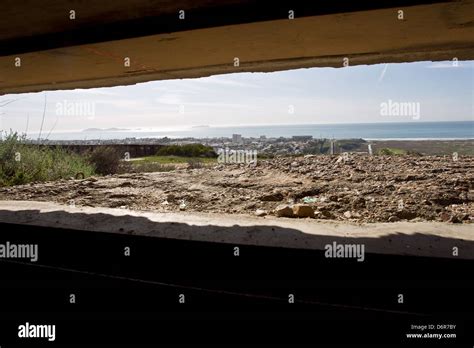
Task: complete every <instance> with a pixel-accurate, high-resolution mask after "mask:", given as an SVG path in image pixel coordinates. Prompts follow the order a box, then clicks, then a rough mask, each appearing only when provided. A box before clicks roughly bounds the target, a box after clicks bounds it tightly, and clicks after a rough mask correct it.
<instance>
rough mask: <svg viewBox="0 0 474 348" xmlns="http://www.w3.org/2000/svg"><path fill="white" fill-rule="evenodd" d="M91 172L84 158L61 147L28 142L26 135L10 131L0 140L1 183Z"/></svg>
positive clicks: (44, 179)
mask: <svg viewBox="0 0 474 348" xmlns="http://www.w3.org/2000/svg"><path fill="white" fill-rule="evenodd" d="M78 173H83V174H84V176H90V175H92V174H94V168H93V166H91V165H90V164H89V163H88V162H87V160H86V159H85V158H83V157H82V156H80V155H78V154H74V153H70V152H68V151H66V150H64V149H62V148H60V147H48V146H44V145H34V144H28V143H27V141H26V138H25V136H24V135H23V136H19V135H18V133H16V132H15V133H13V132H11V133H10V134H5V136H4V137H3V139H2V140H1V141H0V186H11V185H22V184H26V183H29V182H33V181H53V180H59V179H65V178H70V177H75V176H76V175H77V174H78Z"/></svg>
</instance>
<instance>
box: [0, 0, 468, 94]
mask: <svg viewBox="0 0 474 348" xmlns="http://www.w3.org/2000/svg"><path fill="white" fill-rule="evenodd" d="M405 16H406V18H405V19H404V20H398V19H397V11H396V9H382V10H372V11H361V12H354V13H349V14H337V15H324V16H316V17H304V18H296V19H294V20H273V21H266V22H258V23H249V24H239V25H229V26H223V27H215V28H207V29H196V30H189V31H183V32H176V33H170V34H158V35H150V36H146V37H137V38H132V39H124V40H116V41H108V42H103V43H97V44H88V45H80V46H71V47H63V48H58V49H51V50H47V51H38V52H32V53H26V54H22V55H20V56H21V59H22V66H21V68H17V67H15V66H14V59H15V57H16V56H3V57H0V72H1V75H2V76H1V77H0V80H1V81H0V95H1V94H5V93H22V92H33V91H42V90H57V89H73V88H91V87H104V86H114V85H128V84H135V83H138V82H145V81H151V80H162V79H173V78H194V77H203V76H209V75H213V74H224V73H233V72H244V71H245V72H258V71H262V72H268V71H277V70H285V69H295V68H308V67H317V66H319V67H328V66H330V67H343V61H342V59H343V58H345V57H347V58H349V65H350V66H352V65H360V64H375V63H393V62H413V61H421V60H432V61H436V60H451V59H454V58H457V59H458V60H467V59H474V46H473V44H472V37H473V35H474V27H473V26H472V23H473V22H474V0H462V1H456V2H450V3H440V4H432V5H421V6H414V7H410V8H407V9H406V10H405ZM164 39H166V40H164ZM124 57H130V59H131V66H130V67H129V68H127V67H124V64H123V59H124ZM235 57H239V59H240V66H238V67H235V66H234V64H233V59H234V58H235Z"/></svg>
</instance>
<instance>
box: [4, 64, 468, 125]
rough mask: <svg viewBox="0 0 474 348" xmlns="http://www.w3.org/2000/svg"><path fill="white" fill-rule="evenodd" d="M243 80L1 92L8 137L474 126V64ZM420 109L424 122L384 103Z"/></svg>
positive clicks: (304, 72) (315, 71)
mask: <svg viewBox="0 0 474 348" xmlns="http://www.w3.org/2000/svg"><path fill="white" fill-rule="evenodd" d="M455 65H456V64H455V63H453V62H451V61H446V62H417V63H402V64H377V65H370V66H366V65H364V66H354V67H345V68H311V69H296V70H289V71H281V72H272V73H236V74H227V75H215V76H211V77H205V78H197V79H180V80H165V81H153V82H146V83H140V84H136V85H131V86H118V87H108V88H93V89H76V90H69V91H48V92H40V93H24V94H16V95H12V94H11V95H4V96H1V97H0V105H1V104H2V102H5V101H9V100H12V99H16V101H14V102H12V103H10V104H8V105H6V106H3V107H1V108H0V120H1V121H0V122H1V123H0V126H1V129H3V130H10V129H11V130H14V131H19V132H24V131H25V130H27V131H28V133H37V132H38V131H39V130H40V128H41V122H42V118H43V108H44V105H45V94H46V112H45V118H44V124H43V132H46V133H47V132H72V131H81V130H83V129H86V128H112V127H115V128H121V129H134V130H135V129H141V130H171V129H183V128H186V127H191V126H198V125H209V126H235V125H273V124H327V123H377V122H429V121H451V120H459V121H461V120H474V112H473V100H474V88H473V83H474V82H473V80H474V61H461V62H458V63H457V66H455ZM388 101H391V102H394V103H418V106H419V117H418V118H416V117H410V115H408V116H407V115H396V114H394V115H386V114H382V113H381V104H382V103H387V102H388Z"/></svg>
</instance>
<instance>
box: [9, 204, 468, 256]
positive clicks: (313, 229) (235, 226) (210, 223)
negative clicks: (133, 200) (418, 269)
mask: <svg viewBox="0 0 474 348" xmlns="http://www.w3.org/2000/svg"><path fill="white" fill-rule="evenodd" d="M0 222H3V223H16V224H27V225H38V226H46V227H57V228H69V229H76V230H85V231H96V232H108V233H120V234H133V235H143V236H150V237H161V238H174V239H186V240H197V241H210V242H222V243H230V244H243V245H259V246H272V247H286V248H301V249H324V246H325V245H326V244H331V243H333V242H337V243H348V244H354V243H357V244H364V245H365V251H366V253H381V254H398V255H413V256H430V257H442V258H452V257H453V256H452V250H453V247H457V248H458V249H459V256H458V258H463V259H474V233H472V232H473V231H472V230H473V228H472V225H468V224H459V225H454V224H446V223H439V222H416V223H410V222H398V223H376V224H362V225H357V224H353V223H340V222H326V221H317V220H309V219H298V220H297V219H285V218H275V217H266V218H257V217H252V216H246V215H223V214H208V213H201V214H196V213H185V212H183V213H153V212H138V211H130V210H125V209H111V208H92V207H69V206H64V205H60V204H56V203H49V202H28V201H0Z"/></svg>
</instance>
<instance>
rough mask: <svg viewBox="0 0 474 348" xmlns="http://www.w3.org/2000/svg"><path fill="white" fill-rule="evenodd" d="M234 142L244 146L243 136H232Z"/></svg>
mask: <svg viewBox="0 0 474 348" xmlns="http://www.w3.org/2000/svg"><path fill="white" fill-rule="evenodd" d="M232 142H233V143H234V144H242V134H232Z"/></svg>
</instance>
